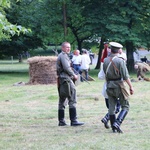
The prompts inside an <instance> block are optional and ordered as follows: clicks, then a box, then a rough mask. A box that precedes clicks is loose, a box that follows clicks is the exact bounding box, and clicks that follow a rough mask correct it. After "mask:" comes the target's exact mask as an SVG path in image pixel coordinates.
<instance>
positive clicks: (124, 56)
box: [118, 52, 127, 61]
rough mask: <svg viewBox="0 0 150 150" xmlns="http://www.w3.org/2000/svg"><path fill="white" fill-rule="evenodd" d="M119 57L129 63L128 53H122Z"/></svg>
mask: <svg viewBox="0 0 150 150" xmlns="http://www.w3.org/2000/svg"><path fill="white" fill-rule="evenodd" d="M118 56H119V57H121V58H123V59H124V61H127V55H126V53H124V52H122V53H121V54H118Z"/></svg>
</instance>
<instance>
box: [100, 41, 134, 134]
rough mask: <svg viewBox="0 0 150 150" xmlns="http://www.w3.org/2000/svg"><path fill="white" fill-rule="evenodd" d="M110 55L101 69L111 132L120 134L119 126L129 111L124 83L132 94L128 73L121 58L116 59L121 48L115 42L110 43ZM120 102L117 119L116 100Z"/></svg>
mask: <svg viewBox="0 0 150 150" xmlns="http://www.w3.org/2000/svg"><path fill="white" fill-rule="evenodd" d="M109 44H110V48H111V55H110V56H109V57H107V58H105V59H104V64H103V69H104V73H105V75H106V82H107V85H106V86H107V94H108V99H109V115H110V122H111V127H112V130H113V132H116V131H117V132H119V133H122V131H121V129H120V125H121V123H122V121H123V120H124V118H125V116H126V115H127V113H128V111H129V102H128V96H129V95H128V92H127V90H126V88H125V82H126V83H127V84H128V86H129V88H130V94H133V87H132V85H131V82H130V79H129V73H128V70H127V67H126V64H125V61H124V60H123V59H122V58H119V57H118V52H119V49H120V48H122V47H123V46H122V45H121V44H119V43H116V42H110V43H109ZM118 98H119V100H120V104H121V108H122V110H121V112H120V113H119V115H118V117H117V119H116V117H115V106H116V103H117V101H116V99H118Z"/></svg>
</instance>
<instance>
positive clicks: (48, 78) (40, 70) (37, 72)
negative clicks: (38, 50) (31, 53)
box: [27, 56, 57, 84]
mask: <svg viewBox="0 0 150 150" xmlns="http://www.w3.org/2000/svg"><path fill="white" fill-rule="evenodd" d="M56 60H57V57H55V56H36V57H31V58H29V59H28V60H27V62H28V63H29V76H30V80H29V82H28V84H54V83H56V82H57V80H56V78H57V75H56Z"/></svg>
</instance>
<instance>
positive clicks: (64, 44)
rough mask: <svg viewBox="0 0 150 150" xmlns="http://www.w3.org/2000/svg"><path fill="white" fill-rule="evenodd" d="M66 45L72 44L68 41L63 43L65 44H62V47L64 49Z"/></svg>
mask: <svg viewBox="0 0 150 150" xmlns="http://www.w3.org/2000/svg"><path fill="white" fill-rule="evenodd" d="M66 44H70V43H69V42H67V41H66V42H63V43H62V44H61V46H62V47H64V46H65V45H66Z"/></svg>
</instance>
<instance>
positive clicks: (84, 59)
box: [81, 54, 91, 69]
mask: <svg viewBox="0 0 150 150" xmlns="http://www.w3.org/2000/svg"><path fill="white" fill-rule="evenodd" d="M90 63H91V60H90V57H89V55H88V54H82V55H81V69H89V64H90Z"/></svg>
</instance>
